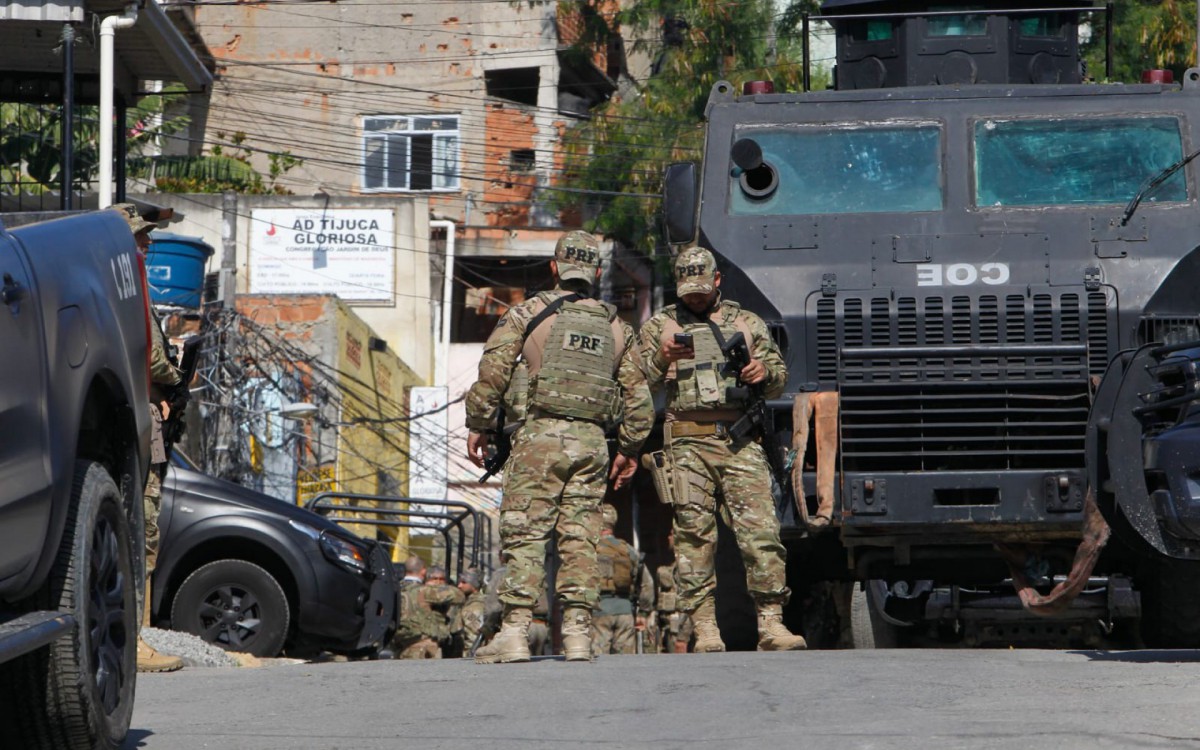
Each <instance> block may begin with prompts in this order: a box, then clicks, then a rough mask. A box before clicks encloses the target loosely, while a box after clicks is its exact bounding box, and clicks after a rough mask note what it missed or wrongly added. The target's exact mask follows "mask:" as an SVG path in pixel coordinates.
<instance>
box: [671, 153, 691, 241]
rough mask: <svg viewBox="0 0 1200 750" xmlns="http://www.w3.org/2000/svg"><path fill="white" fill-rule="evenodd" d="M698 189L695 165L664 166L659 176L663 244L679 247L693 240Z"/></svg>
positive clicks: (686, 163)
mask: <svg viewBox="0 0 1200 750" xmlns="http://www.w3.org/2000/svg"><path fill="white" fill-rule="evenodd" d="M698 187H699V183H698V174H697V171H696V162H693V161H685V162H679V163H676V164H670V165H668V166H667V171H666V174H665V175H663V220H664V221H665V223H666V226H667V242H669V243H671V244H672V245H679V244H683V243H686V242H691V241H692V240H694V239H695V238H696V196H697V193H698V192H699V191H698Z"/></svg>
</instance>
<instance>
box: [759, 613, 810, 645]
mask: <svg viewBox="0 0 1200 750" xmlns="http://www.w3.org/2000/svg"><path fill="white" fill-rule="evenodd" d="M806 648H808V643H806V642H805V640H804V637H803V636H799V635H795V634H794V633H792V631H790V630H788V629H787V628H786V627H784V625H783V608H782V607H780V606H779V605H778V604H765V605H763V606H761V607H759V609H758V650H759V651H803V650H804V649H806Z"/></svg>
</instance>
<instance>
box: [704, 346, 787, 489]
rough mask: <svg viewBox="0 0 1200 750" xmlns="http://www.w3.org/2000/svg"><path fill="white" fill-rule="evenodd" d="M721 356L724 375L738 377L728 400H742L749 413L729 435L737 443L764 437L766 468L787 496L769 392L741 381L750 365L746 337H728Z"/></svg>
mask: <svg viewBox="0 0 1200 750" xmlns="http://www.w3.org/2000/svg"><path fill="white" fill-rule="evenodd" d="M721 353H722V354H724V355H725V374H726V375H727V376H730V377H735V378H737V385H736V386H733V387H730V388H729V389H728V391H727V393H726V394H725V397H726V399H727V400H729V401H731V402H732V401H741V402H743V403H745V404H746V407H745V409H746V413H745V414H743V415H742V416H741V418H740V419H738V421H736V422H734V423H733V424H732V425H731V426H730V427H729V436H730V437H732V438H733V439H734V441H739V440H745V439H747V438H750V437H754V436H755V435H757V436H758V437H761V438H762V447H763V452H764V453H766V454H767V465H768V466H769V467H770V468H771V475H772V479H773V480H774V481H775V482H776V483H777V484H778V486H779V487H780V488H781V489H782V490H783V492H784V494H785V495H786V494H787V488H788V487H790V486H791V482H790V481H787V472H786V471H785V469H784V467H783V460H782V459H783V456H782V454H781V453H780V450H779V441H778V439H777V436H776V435H775V430H774V429H773V425H772V421H771V412H770V410H769V409H768V408H767V397H766V393H765V391H766V389H765V387H764V385H763V384H762V383H757V384H754V385H751V384H750V383H746V382H743V381H742V370H743V369H744V368H745V367H746V365H748V364H750V360H751V356H750V348H749V346H748V345H747V342H746V337H745V336H744V335H743V334H742V332H741V331H738V332H737V333H735V334H733V335H732V336H730V337H729V340H728V341H726V342H725V344H724V345H723V346H722V347H721Z"/></svg>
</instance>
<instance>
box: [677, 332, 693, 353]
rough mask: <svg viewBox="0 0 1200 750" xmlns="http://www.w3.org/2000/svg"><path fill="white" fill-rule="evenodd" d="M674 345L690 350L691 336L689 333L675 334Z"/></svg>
mask: <svg viewBox="0 0 1200 750" xmlns="http://www.w3.org/2000/svg"><path fill="white" fill-rule="evenodd" d="M675 343H676V344H679V345H680V346H686V347H687V348H688V349H691V348H692V334H690V333H677V334H675Z"/></svg>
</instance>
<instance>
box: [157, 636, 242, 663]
mask: <svg viewBox="0 0 1200 750" xmlns="http://www.w3.org/2000/svg"><path fill="white" fill-rule="evenodd" d="M142 638H144V639H145V641H146V643H149V644H150V645H151V646H153V647H154V648H155V649H157V650H158V651H161V652H162V653H164V654H170V655H171V656H178V657H179V658H180V659H183V662H184V664H186V665H188V666H189V667H236V666H239V665H238V661H237V660H236V659H234V658H233V657H232V656H230V655H229V654H227V653H225V652H224V651H223V650H221V649H219V648H217V647H216V646H214V645H212V644H211V643H207V642H205V641H204V640H203V639H202V638H200V637H198V636H194V635H192V634H191V633H181V632H179V631H177V630H159V629H158V628H142Z"/></svg>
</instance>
